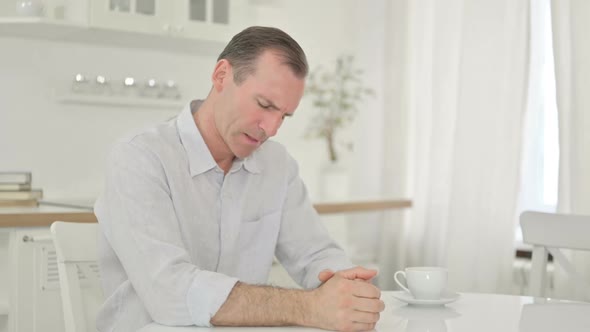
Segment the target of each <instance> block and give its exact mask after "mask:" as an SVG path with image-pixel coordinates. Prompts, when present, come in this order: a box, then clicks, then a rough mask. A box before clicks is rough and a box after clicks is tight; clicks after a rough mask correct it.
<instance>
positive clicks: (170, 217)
mask: <svg viewBox="0 0 590 332" xmlns="http://www.w3.org/2000/svg"><path fill="white" fill-rule="evenodd" d="M193 103H195V104H194V105H193V107H192V108H193V112H194V110H196V109H198V107H199V106H200V102H193ZM95 214H96V216H97V218H98V221H99V224H100V228H101V230H102V233H103V234H102V235H101V236H100V237H99V264H100V268H101V277H102V283H103V289H104V293H105V298H106V300H105V303H104V304H103V306H102V308H101V311H100V312H99V315H98V318H97V328H98V330H99V331H125V332H127V331H135V330H136V329H138V328H141V327H142V326H144V325H147V324H149V323H150V322H152V321H155V322H157V323H160V324H165V325H193V324H194V325H199V326H210V322H209V321H210V319H211V317H212V316H214V315H215V313H216V312H217V310H218V309H219V308H220V307H221V305H222V304H223V303H224V302H225V300H226V299H227V296H228V295H229V293H230V291H231V289H232V288H233V287H234V285H235V283H236V282H237V281H238V280H240V281H242V282H245V283H249V284H264V283H266V282H267V280H268V274H269V271H270V268H271V265H272V261H273V256H274V255H276V257H277V258H278V259H279V261H280V262H281V263H282V264H283V266H284V267H285V268H286V270H287V271H288V272H289V274H290V275H291V277H293V279H294V280H295V281H297V282H298V283H299V284H300V285H301V286H303V287H304V288H315V287H317V286H318V285H319V283H320V282H319V280H318V274H319V272H320V271H321V270H323V269H327V268H329V269H332V270H334V271H337V270H341V269H345V268H350V267H352V266H353V265H352V263H351V262H350V261H349V260H348V258H347V257H346V256H345V254H344V252H343V251H342V249H341V248H340V247H338V245H337V244H336V243H335V242H333V241H332V240H331V239H330V237H329V236H328V233H327V231H326V229H325V228H324V227H323V225H322V224H321V222H320V220H319V217H318V215H317V213H316V211H315V210H314V208H313V206H312V204H311V203H310V201H309V197H308V195H307V192H306V189H305V186H304V184H303V182H302V180H301V179H300V177H299V175H298V167H297V164H296V162H295V161H294V160H293V159H292V157H291V156H290V155H289V154H288V153H287V152H286V150H285V148H284V147H283V146H281V145H280V144H278V143H276V142H272V141H267V142H266V143H264V144H263V145H262V146H261V147H260V148H258V149H257V150H256V151H255V152H254V153H253V154H252V155H251V156H249V157H248V158H246V159H244V160H237V159H236V161H234V163H233V165H232V167H231V170H230V171H229V172H228V173H227V175H224V172H223V171H222V170H221V169H220V168H219V167H218V166H217V164H216V163H215V161H214V159H213V156H212V155H211V153H210V152H209V150H208V148H207V146H206V145H205V142H204V141H203V138H202V136H201V134H200V132H199V130H198V128H197V126H196V125H195V122H194V119H193V116H192V112H191V106H190V105H187V106H186V107H185V109H184V110H183V111H182V112H181V113H180V114H179V115H178V117H176V118H175V119H173V120H170V121H169V122H167V123H164V124H161V125H159V126H157V127H155V128H154V129H151V130H147V131H145V132H142V133H140V134H138V135H135V136H133V137H131V138H129V139H126V140H124V141H122V142H120V143H118V144H117V145H116V146H115V147H114V149H113V151H112V153H111V154H110V156H109V160H108V166H107V174H106V185H105V190H104V192H103V194H102V195H101V197H100V198H99V199H98V201H97V202H96V205H95Z"/></svg>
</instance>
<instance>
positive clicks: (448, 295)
mask: <svg viewBox="0 0 590 332" xmlns="http://www.w3.org/2000/svg"><path fill="white" fill-rule="evenodd" d="M392 295H393V297H395V298H396V299H397V300H400V301H402V302H406V303H407V304H412V305H422V306H437V305H445V304H447V303H451V302H455V301H457V299H459V297H461V295H460V294H459V293H455V292H445V293H443V294H442V296H441V298H440V299H438V300H419V299H416V298H414V296H412V294H410V293H408V292H406V291H395V292H393V293H392Z"/></svg>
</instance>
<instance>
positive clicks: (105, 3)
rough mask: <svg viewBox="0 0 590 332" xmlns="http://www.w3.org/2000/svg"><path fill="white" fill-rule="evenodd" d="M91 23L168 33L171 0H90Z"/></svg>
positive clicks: (117, 28)
mask: <svg viewBox="0 0 590 332" xmlns="http://www.w3.org/2000/svg"><path fill="white" fill-rule="evenodd" d="M90 1H91V6H90V25H91V26H95V27H102V28H110V29H115V30H122V31H133V32H143V33H149V34H157V35H161V34H168V33H169V30H170V25H169V18H170V14H171V8H172V4H171V3H170V2H171V1H166V0H90Z"/></svg>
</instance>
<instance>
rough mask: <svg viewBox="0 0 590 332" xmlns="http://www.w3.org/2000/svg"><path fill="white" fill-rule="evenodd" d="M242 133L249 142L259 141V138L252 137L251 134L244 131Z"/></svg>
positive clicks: (256, 142)
mask: <svg viewBox="0 0 590 332" xmlns="http://www.w3.org/2000/svg"><path fill="white" fill-rule="evenodd" d="M244 135H245V136H246V138H247V139H248V140H249V141H250V142H252V143H253V144H258V143H260V140H259V139H256V138H254V137H252V136H250V135H248V134H246V133H244Z"/></svg>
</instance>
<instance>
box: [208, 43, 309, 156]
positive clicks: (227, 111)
mask: <svg viewBox="0 0 590 332" xmlns="http://www.w3.org/2000/svg"><path fill="white" fill-rule="evenodd" d="M227 80H228V81H227V82H226V83H225V84H224V87H223V90H222V91H221V92H220V98H219V99H218V102H217V103H216V104H215V124H216V127H217V131H218V132H219V135H220V136H221V138H222V139H223V141H224V142H225V145H227V147H228V148H229V150H230V151H231V152H232V153H233V154H234V155H235V156H236V157H238V158H245V157H247V156H249V155H250V154H252V152H254V150H256V149H257V148H258V147H259V146H260V145H261V144H262V143H264V141H266V140H267V139H268V138H269V137H273V136H274V135H276V134H277V131H278V129H279V127H280V126H281V124H282V123H283V120H284V118H286V117H289V116H292V115H293V113H294V112H295V109H296V108H297V106H298V105H299V101H300V100H301V97H302V96H303V91H304V86H305V81H304V79H300V78H297V77H296V76H295V74H293V72H292V70H291V69H290V68H289V67H287V66H286V65H283V64H281V62H280V59H279V58H278V57H277V56H276V55H275V53H273V52H272V51H266V52H264V53H263V54H261V55H260V57H259V59H258V61H257V65H256V71H255V72H254V73H253V74H251V75H248V76H247V77H246V79H245V80H244V81H243V82H242V83H241V84H240V85H236V84H235V82H234V80H233V72H231V75H229V77H227Z"/></svg>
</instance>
